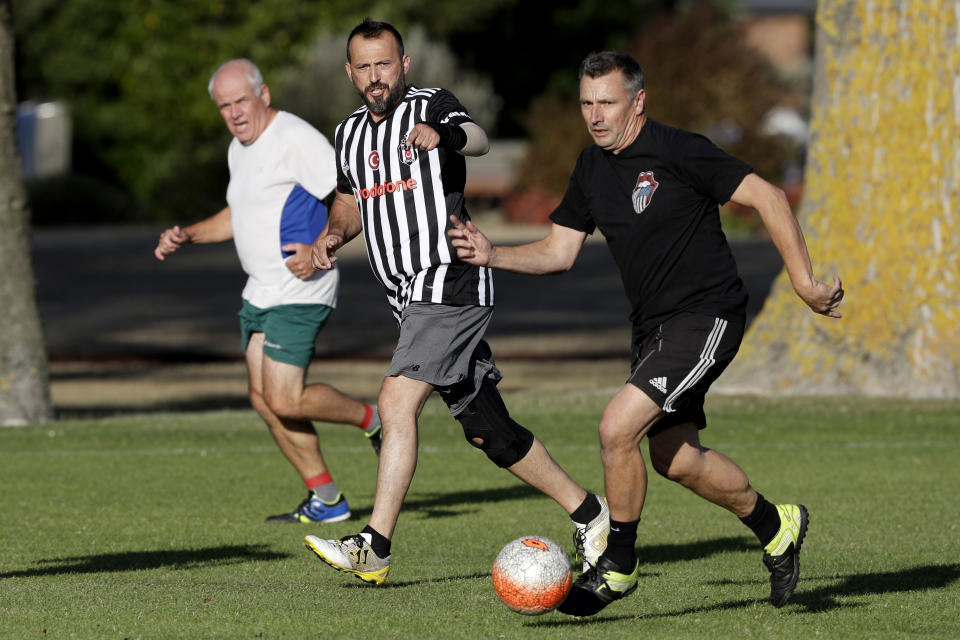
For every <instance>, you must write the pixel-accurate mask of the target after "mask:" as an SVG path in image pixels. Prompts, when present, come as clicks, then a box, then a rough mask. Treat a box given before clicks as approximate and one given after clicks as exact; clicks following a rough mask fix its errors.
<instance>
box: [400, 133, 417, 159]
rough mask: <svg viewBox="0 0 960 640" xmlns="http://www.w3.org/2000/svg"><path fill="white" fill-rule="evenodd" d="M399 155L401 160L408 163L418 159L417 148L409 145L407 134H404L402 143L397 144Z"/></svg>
mask: <svg viewBox="0 0 960 640" xmlns="http://www.w3.org/2000/svg"><path fill="white" fill-rule="evenodd" d="M397 157H398V158H400V162H402V163H403V164H407V165H409V164H413V163H414V162H416V161H417V150H416V149H414V148H413V147H408V146H407V136H403V138H401V139H400V144H399V145H397Z"/></svg>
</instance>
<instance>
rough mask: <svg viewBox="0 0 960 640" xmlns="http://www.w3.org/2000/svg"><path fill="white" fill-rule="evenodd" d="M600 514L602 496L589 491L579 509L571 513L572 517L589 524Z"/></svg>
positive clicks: (581, 522) (575, 520)
mask: <svg viewBox="0 0 960 640" xmlns="http://www.w3.org/2000/svg"><path fill="white" fill-rule="evenodd" d="M598 515H600V498H598V497H597V496H595V495H593V494H592V493H588V494H587V497H586V498H584V499H583V502H581V503H580V506H579V507H577V510H576V511H574V512H573V513H571V514H570V519H571V520H573V521H574V522H578V523H580V524H589V523H590V521H591V520H593V519H594V518H596V517H597V516H598Z"/></svg>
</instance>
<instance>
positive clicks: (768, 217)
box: [730, 173, 843, 318]
mask: <svg viewBox="0 0 960 640" xmlns="http://www.w3.org/2000/svg"><path fill="white" fill-rule="evenodd" d="M730 199H731V200H732V201H733V202H736V203H738V204H742V205H745V206H748V207H753V208H754V209H756V210H757V211H758V212H759V213H760V219H761V220H763V225H764V226H765V227H766V229H767V232H769V233H770V238H771V239H772V240H773V244H774V245H776V247H777V251H779V252H780V256H781V257H782V258H783V264H784V265H785V266H786V268H787V274H788V275H789V276H790V282H791V284H793V289H794V291H796V292H797V295H798V296H800V298H802V299H803V301H804V302H806V303H807V305H808V306H809V307H810V308H811V309H813V310H814V311H815V312H817V313H820V314H822V315H825V316H829V317H831V318H839V317H840V311H838V307H839V306H840V301H841V300H843V286H842V283H841V282H840V276H838V275H834V276H833V284H832V285H829V284H827V283H825V282H821V281H819V280H817V279H816V278H814V276H813V266H812V265H811V264H810V254H809V253H808V252H807V243H806V241H805V240H804V239H803V232H802V231H801V230H800V224H799V223H798V222H797V219H796V218H795V217H794V215H793V212H792V211H791V210H790V204H789V203H788V202H787V197H786V196H785V195H784V193H783V191H782V190H781V189H779V188H777V187H775V186H773V185H772V184H770V183H769V182H767V181H766V180H764V179H763V178H761V177H760V176H758V175H757V174H755V173H751V174H749V175H747V177H746V178H744V179H743V182H741V183H740V186H739V187H737V190H736V191H734V192H733V196H731V198H730Z"/></svg>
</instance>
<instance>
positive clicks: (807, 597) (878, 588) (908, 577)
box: [525, 564, 960, 627]
mask: <svg viewBox="0 0 960 640" xmlns="http://www.w3.org/2000/svg"><path fill="white" fill-rule="evenodd" d="M958 579H960V565H958V564H949V565H925V566H920V567H913V568H911V569H902V570H900V571H888V572H883V573H860V574H846V575H844V574H837V575H833V576H823V577H821V578H818V580H828V581H837V582H836V583H835V584H831V585H829V586H822V587H816V588H814V589H809V590H808V589H805V588H804V582H803V577H802V576H801V580H800V584H799V585H798V586H797V589H798V590H797V592H796V593H794V594H793V598H791V599H790V602H788V603H787V605H786V607H785V608H784V609H783V610H784V612H786V613H799V614H803V613H813V614H815V613H824V612H827V611H832V610H834V609H839V608H841V607H842V608H845V609H849V608H853V607H859V606H863V605H862V604H860V603H851V602H843V603H842V602H839V601H838V600H837V599H838V598H843V597H851V596H852V597H856V596H872V595H882V594H886V593H903V592H908V591H926V590H929V589H946V588H947V587H949V586H950V585H952V584H953V583H954V582H956V581H957V580H958ZM728 584H729V582H728ZM766 602H767V601H766V598H763V599H760V598H750V599H746V600H731V601H728V602H719V603H717V604H714V605H708V606H702V607H688V608H686V609H680V610H677V611H667V612H663V613H643V612H639V613H636V614H634V615H616V616H609V617H607V616H604V617H595V618H564V619H560V620H543V621H536V622H528V623H526V625H525V626H528V627H564V626H571V625H576V626H580V625H590V624H603V623H608V622H617V621H621V620H652V619H654V618H678V617H681V616H687V615H690V614H697V613H710V612H714V611H729V610H733V609H744V608H747V607H753V606H755V605H758V604H763V605H766ZM624 604H625V605H627V606H629V604H630V598H627V600H626V602H624ZM622 606H623V605H619V606H618V605H614V607H616V608H615V609H614V611H616V610H617V609H619V608H622Z"/></svg>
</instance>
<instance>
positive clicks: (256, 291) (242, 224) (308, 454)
mask: <svg viewBox="0 0 960 640" xmlns="http://www.w3.org/2000/svg"><path fill="white" fill-rule="evenodd" d="M207 89H208V91H209V93H210V97H211V98H213V100H214V102H216V104H217V107H218V108H219V109H220V115H221V116H223V120H224V122H225V123H226V125H227V129H229V130H230V133H232V134H233V136H234V138H233V140H232V141H231V143H230V147H229V149H228V150H227V161H228V164H229V167H230V184H229V186H228V187H227V206H226V207H225V208H224V209H222V210H221V211H220V212H218V213H216V214H214V215H212V216H210V217H209V218H206V219H204V220H201V221H199V222H196V223H194V224H192V225H189V226H186V227H183V228H181V227H179V226H174V227H172V228H170V229H167V230H165V231H164V232H163V233H162V234H161V235H160V241H159V243H158V244H157V248H156V250H155V251H154V255H156V257H157V258H158V259H159V260H163V259H165V258H166V256H167V255H169V254H171V253H173V252H174V251H176V250H177V249H179V248H180V247H181V246H182V245H185V244H205V243H210V242H226V241H227V240H230V239H233V241H234V243H235V245H236V248H237V255H238V256H239V257H240V264H241V266H242V267H243V270H244V271H245V272H246V273H247V275H248V276H249V278H248V279H247V284H246V286H245V287H244V289H243V295H242V297H243V302H242V308H241V309H240V313H239V315H240V330H241V340H242V346H243V349H244V352H245V354H246V361H247V371H248V374H249V380H250V402H251V404H252V405H253V408H254V409H256V411H257V413H259V414H260V416H261V417H262V418H263V420H264V422H266V423H267V426H268V427H269V428H270V432H271V434H272V435H273V438H274V440H276V442H277V445H278V446H279V447H280V450H281V451H282V452H283V454H284V455H285V456H286V457H287V460H289V461H290V464H292V465H293V466H294V468H295V469H296V470H297V472H298V473H299V474H300V476H301V477H302V478H303V481H304V483H305V484H306V487H307V498H306V499H305V500H304V501H303V502H302V503H301V504H300V505H299V506H298V507H297V508H296V509H295V510H294V511H292V512H288V513H283V514H280V515H276V516H271V517H269V518H267V521H268V522H340V521H342V520H346V519H347V518H349V517H350V507H349V506H348V504H347V501H346V499H345V498H344V497H343V494H341V493H340V490H339V489H338V487H337V485H336V483H335V482H333V479H332V478H331V476H330V473H329V471H327V467H326V464H325V463H324V460H323V456H322V454H321V453H320V448H319V442H318V439H317V432H316V430H315V429H314V428H313V425H312V424H311V422H310V421H311V420H320V421H323V422H336V423H343V424H353V425H356V426H358V427H360V428H361V429H362V430H363V431H364V433H365V434H366V436H367V437H368V438H369V439H370V442H371V444H372V445H373V448H374V450H375V451H376V452H377V453H378V454H379V452H380V417H379V415H378V413H377V410H376V407H373V406H371V405H368V404H364V403H361V402H358V401H356V400H354V399H353V398H351V397H349V396H347V395H344V394H343V393H341V392H339V391H337V390H336V389H334V388H333V387H330V386H328V385H325V384H319V383H317V384H306V373H307V368H308V367H309V365H310V362H311V360H312V359H313V356H314V349H315V346H314V343H315V340H316V337H317V334H318V333H319V332H320V330H321V329H322V328H323V326H324V324H326V322H327V318H328V317H329V315H330V313H331V311H332V310H333V307H334V306H336V302H337V286H338V284H339V277H340V276H339V273H338V272H337V271H335V270H334V271H317V270H316V269H314V268H313V264H312V260H311V254H310V248H311V245H312V244H313V241H314V240H315V239H316V238H317V236H319V235H320V232H321V231H323V228H324V227H325V226H326V222H327V210H326V207H325V206H324V204H323V199H324V198H325V197H327V195H328V194H329V193H330V192H331V191H332V190H333V188H334V186H336V164H335V161H334V150H333V147H332V146H331V145H330V143H329V141H327V139H326V138H325V137H324V136H323V134H321V133H320V132H319V131H317V130H316V129H314V128H313V127H312V126H310V125H309V124H307V123H306V122H305V121H303V120H301V119H300V118H298V117H297V116H295V115H293V114H291V113H287V112H285V111H278V110H277V109H274V108H273V107H272V106H271V104H270V89H269V87H267V85H266V84H264V82H263V76H262V75H261V74H260V71H259V70H258V69H257V67H256V65H254V64H253V63H252V62H250V61H249V60H245V59H238V60H230V61H227V62H225V63H223V64H222V65H221V66H220V67H219V68H218V69H217V70H216V71H215V72H214V73H213V75H212V76H211V78H210V84H209V86H208V87H207Z"/></svg>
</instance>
